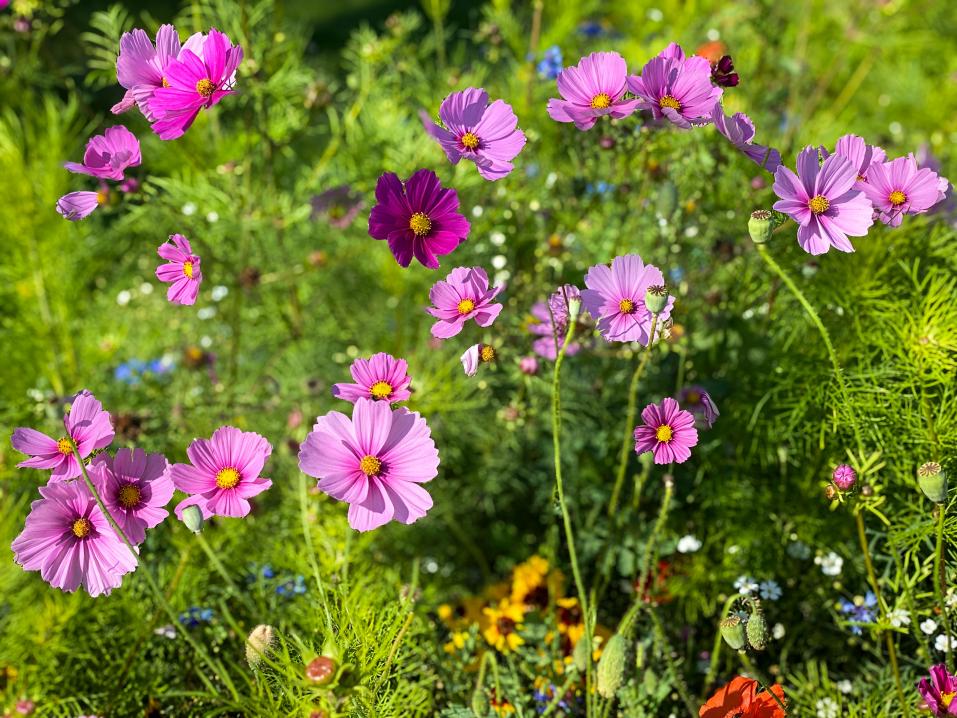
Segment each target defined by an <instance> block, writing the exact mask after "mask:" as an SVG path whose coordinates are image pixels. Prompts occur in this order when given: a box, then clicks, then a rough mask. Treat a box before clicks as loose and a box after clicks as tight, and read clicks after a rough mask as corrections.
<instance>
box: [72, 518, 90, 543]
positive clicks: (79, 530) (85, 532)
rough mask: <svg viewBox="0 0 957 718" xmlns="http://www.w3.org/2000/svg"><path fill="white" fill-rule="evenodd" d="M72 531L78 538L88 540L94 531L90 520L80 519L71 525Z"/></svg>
mask: <svg viewBox="0 0 957 718" xmlns="http://www.w3.org/2000/svg"><path fill="white" fill-rule="evenodd" d="M70 530H71V531H72V532H73V535H74V536H76V537H77V538H86V537H87V536H89V535H90V532H91V531H92V530H93V524H92V523H90V520H89V519H85V518H79V519H76V520H75V521H74V522H73V523H72V524H71V525H70Z"/></svg>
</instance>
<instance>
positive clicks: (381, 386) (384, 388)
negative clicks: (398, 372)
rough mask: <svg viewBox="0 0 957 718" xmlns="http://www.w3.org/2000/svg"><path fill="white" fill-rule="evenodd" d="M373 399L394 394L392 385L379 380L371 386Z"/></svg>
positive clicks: (370, 390) (370, 392)
mask: <svg viewBox="0 0 957 718" xmlns="http://www.w3.org/2000/svg"><path fill="white" fill-rule="evenodd" d="M369 394H371V395H372V398H373V399H385V398H387V397H389V395H391V394H392V385H391V384H390V383H389V382H387V381H377V382H376V383H375V384H373V385H372V386H370V387H369Z"/></svg>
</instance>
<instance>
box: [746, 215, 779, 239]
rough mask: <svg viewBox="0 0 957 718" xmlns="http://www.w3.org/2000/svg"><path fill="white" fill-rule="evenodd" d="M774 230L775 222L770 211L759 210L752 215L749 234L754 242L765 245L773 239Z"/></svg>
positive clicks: (749, 222)
mask: <svg viewBox="0 0 957 718" xmlns="http://www.w3.org/2000/svg"><path fill="white" fill-rule="evenodd" d="M773 229H774V222H773V220H772V217H771V213H770V212H769V211H768V210H766V209H758V210H755V211H754V212H752V213H751V219H749V220H748V234H750V235H751V241H752V242H754V243H755V244H764V243H765V242H767V241H768V240H769V239H771V232H772V230H773Z"/></svg>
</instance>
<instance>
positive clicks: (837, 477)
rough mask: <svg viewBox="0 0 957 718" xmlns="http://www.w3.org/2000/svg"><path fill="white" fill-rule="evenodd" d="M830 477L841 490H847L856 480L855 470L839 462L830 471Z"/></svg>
mask: <svg viewBox="0 0 957 718" xmlns="http://www.w3.org/2000/svg"><path fill="white" fill-rule="evenodd" d="M831 478H832V479H833V480H834V485H835V486H837V488H839V489H840V490H841V491H849V490H850V489H851V488H852V487H853V486H854V483H855V482H856V481H857V472H856V471H854V469H852V468H851V467H850V466H848V465H847V464H839V465H838V466H836V467H835V468H834V471H833V472H832V473H831Z"/></svg>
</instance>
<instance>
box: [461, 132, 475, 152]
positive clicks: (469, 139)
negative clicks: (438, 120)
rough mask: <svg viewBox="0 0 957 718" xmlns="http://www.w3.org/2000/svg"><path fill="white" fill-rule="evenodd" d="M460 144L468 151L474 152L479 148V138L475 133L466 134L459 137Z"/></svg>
mask: <svg viewBox="0 0 957 718" xmlns="http://www.w3.org/2000/svg"><path fill="white" fill-rule="evenodd" d="M459 142H461V143H462V146H463V147H464V148H465V149H467V150H474V149H475V148H476V147H478V146H479V138H478V136H477V135H476V134H475V133H474V132H466V133H465V134H464V135H462V136H461V137H459Z"/></svg>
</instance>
